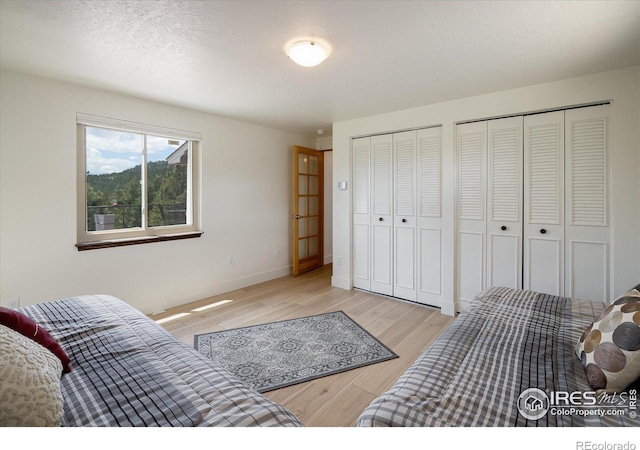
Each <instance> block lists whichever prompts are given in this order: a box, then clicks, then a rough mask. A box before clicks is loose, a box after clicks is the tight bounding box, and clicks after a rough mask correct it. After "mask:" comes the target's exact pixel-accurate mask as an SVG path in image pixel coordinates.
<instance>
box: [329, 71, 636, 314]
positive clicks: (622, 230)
mask: <svg viewBox="0 0 640 450" xmlns="http://www.w3.org/2000/svg"><path fill="white" fill-rule="evenodd" d="M639 90H640V67H639V66H636V67H632V68H627V69H621V70H616V71H611V72H605V73H600V74H595V75H589V76H584V77H579V78H573V79H569V80H563V81H558V82H554V83H546V84H541V85H535V86H529V87H525V88H520V89H513V90H509V91H502V92H496V93H493V94H487V95H482V96H477V97H471V98H464V99H460V100H455V101H451V102H445V103H439V104H434V105H426V106H422V107H418V108H413V109H408V110H403V111H397V112H391V113H388V114H383V115H378V116H372V117H366V118H362V119H357V120H351V121H345V122H338V123H334V124H333V177H334V179H336V180H351V175H352V173H351V149H350V142H351V138H352V137H355V136H363V135H368V134H375V133H386V132H391V131H399V130H404V129H409V128H416V127H423V126H433V125H442V129H443V172H444V173H443V190H442V192H443V211H442V212H443V257H442V286H443V306H442V311H443V312H445V313H447V314H453V312H454V311H455V309H456V305H455V304H454V298H455V297H454V285H455V283H454V273H455V258H454V242H455V240H454V236H455V233H454V227H455V220H454V199H455V164H454V162H455V161H454V154H455V152H454V149H455V124H456V123H457V122H461V121H468V120H474V119H485V118H491V117H498V116H504V115H510V114H520V113H529V112H535V111H542V110H547V109H553V108H563V107H568V106H577V105H584V104H588V103H593V102H597V101H609V100H610V101H611V104H612V106H611V108H612V119H611V123H612V128H611V132H612V158H611V161H612V166H613V167H612V171H613V174H614V175H613V182H612V193H611V194H612V213H611V220H612V226H613V233H612V234H613V236H612V249H611V250H612V251H611V275H612V283H611V294H610V295H611V297H612V298H613V297H615V296H617V295H619V294H620V293H622V292H624V291H625V290H626V289H628V288H630V287H632V286H634V285H635V284H637V283H638V282H639V281H640V233H639V226H638V220H639V219H640V200H639V197H638V178H639V173H640V101H639V99H640V96H639ZM351 185H352V183H349V186H351ZM351 196H352V192H351V189H349V190H348V191H339V190H337V188H336V187H335V186H334V191H333V217H334V220H333V258H334V261H339V260H342V264H341V265H337V264H335V263H334V266H333V277H332V284H333V285H334V286H337V287H342V288H345V289H350V288H351V286H352V281H351V280H352V274H351V251H352V247H351V227H352V220H351V217H352V216H351Z"/></svg>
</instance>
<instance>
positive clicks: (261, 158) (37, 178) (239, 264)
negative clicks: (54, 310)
mask: <svg viewBox="0 0 640 450" xmlns="http://www.w3.org/2000/svg"><path fill="white" fill-rule="evenodd" d="M0 96H1V99H2V101H1V105H0V118H1V121H0V161H1V164H0V165H1V172H0V182H1V184H0V188H1V190H0V194H1V196H0V199H1V217H0V268H1V276H2V278H1V291H0V300H1V301H3V302H4V301H6V300H7V299H8V298H11V297H20V299H21V305H28V304H33V303H38V302H42V301H45V300H51V299H56V298H60V297H67V296H74V295H80V294H98V293H103V294H111V295H114V296H116V297H119V298H121V299H122V300H124V301H126V302H128V303H130V304H131V305H133V306H135V307H137V308H138V309H140V310H141V311H143V312H145V313H150V312H156V311H159V310H162V309H164V308H167V307H170V306H175V305H178V304H182V303H186V302H189V301H194V300H198V299H201V298H204V297H207V296H210V295H214V294H218V293H222V292H226V291H228V290H231V289H235V288H239V287H244V286H247V285H250V284H254V283H257V282H261V281H265V280H267V279H272V278H276V277H279V276H284V275H287V274H289V273H290V266H291V255H290V254H291V252H290V247H291V246H290V238H291V223H290V222H291V221H290V215H291V193H290V192H291V180H290V177H291V175H290V174H291V171H292V168H291V154H292V152H291V146H292V145H302V146H306V147H313V146H314V145H315V139H314V138H307V137H303V136H300V135H296V134H292V133H287V132H283V131H278V130H274V129H270V128H265V127H260V126H256V125H251V124H247V123H243V122H239V121H234V120H228V119H224V118H220V117H217V116H213V115H210V114H205V113H201V112H196V111H191V110H187V109H183V108H178V107H174V106H169V105H165V104H160V103H154V102H150V101H145V100H141V99H137V98H133V97H128V96H122V95H116V94H113V93H109V92H105V91H100V90H95V89H87V88H83V87H79V86H77V85H71V84H65V83H60V82H55V81H50V80H46V79H43V78H37V77H32V76H29V75H24V74H20V73H16V72H10V71H2V72H1V77H0ZM77 112H83V113H88V114H95V115H100V116H106V117H114V118H121V119H125V120H131V121H135V122H143V123H149V124H153V125H158V126H166V127H171V128H179V129H184V130H188V131H195V132H199V133H202V136H203V142H202V151H201V180H202V195H201V200H202V230H203V231H204V235H203V236H202V237H200V238H198V239H189V240H182V241H172V242H162V243H153V244H145V245H134V246H128V247H117V248H110V249H101V250H91V251H83V252H78V251H77V249H76V248H75V246H74V244H75V243H76V225H75V224H76V142H75V133H76V131H75V129H76V127H75V117H76V113H77ZM276 250H280V254H281V256H280V258H276V257H275V251H276ZM230 256H232V257H233V258H234V260H235V264H234V265H233V266H232V267H229V266H228V265H227V260H228V257H230Z"/></svg>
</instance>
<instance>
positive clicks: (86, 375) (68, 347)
mask: <svg viewBox="0 0 640 450" xmlns="http://www.w3.org/2000/svg"><path fill="white" fill-rule="evenodd" d="M18 311H19V312H21V313H24V314H25V315H26V316H28V317H29V318H31V319H33V321H35V322H36V323H37V324H38V325H39V326H40V327H41V328H42V329H44V330H46V331H48V332H49V333H50V335H51V337H53V338H54V339H55V340H56V341H57V342H58V343H59V344H60V347H61V348H62V349H63V350H64V352H65V353H66V354H67V355H68V357H69V359H70V371H69V372H67V373H62V371H60V372H58V376H59V377H60V374H61V377H60V389H59V391H60V393H61V396H62V400H63V411H62V417H61V419H60V420H59V425H61V426H67V427H87V426H99V427H111V426H113V427H133V426H157V427H170V426H177V427H203V426H236V427H248V426H301V425H302V424H301V423H300V421H299V420H298V419H297V418H296V417H295V416H294V415H293V414H292V413H291V412H290V411H288V410H287V409H286V408H284V407H283V406H281V405H279V404H277V403H275V402H272V401H270V400H268V399H267V398H265V397H263V396H262V395H260V394H259V393H257V392H256V391H254V390H253V389H251V388H249V387H247V386H246V385H245V384H244V383H242V382H241V381H240V380H238V379H237V378H236V377H234V376H233V375H231V374H230V373H229V372H227V371H226V370H225V369H223V368H221V367H219V366H217V365H216V364H214V363H213V362H211V361H210V360H208V359H206V358H205V357H203V356H202V355H200V354H199V353H198V352H196V351H195V350H193V349H192V348H191V347H189V346H188V345H186V344H184V343H183V342H181V341H179V340H177V339H176V338H175V337H173V336H172V335H171V334H169V333H168V332H167V331H165V330H164V329H163V328H162V327H160V326H159V325H157V324H156V323H155V322H153V321H152V320H150V319H149V318H148V317H146V316H145V315H143V314H142V313H140V312H139V311H137V310H135V309H134V308H132V307H131V306H129V305H127V304H126V303H124V302H123V301H121V300H119V299H117V298H114V297H111V296H106V295H92V296H80V297H74V298H67V299H61V300H56V301H51V302H46V303H41V304H37V305H33V306H27V307H24V308H22V309H20V310H18ZM0 328H3V327H0ZM3 331H4V332H5V335H6V334H7V333H8V332H9V330H7V329H6V328H4V329H3ZM17 338H20V336H18V337H17ZM28 344H29V343H28V342H24V345H28ZM5 347H6V346H5ZM27 353H28V352H27ZM0 362H1V361H0ZM1 366H2V364H0V367H1ZM7 366H8V365H7V364H5V368H6V367H7ZM59 369H60V368H58V369H56V370H59ZM4 392H5V394H6V393H7V392H9V389H5V391H4ZM5 400H6V399H5ZM16 425H20V423H16ZM54 425H58V423H55V424H54Z"/></svg>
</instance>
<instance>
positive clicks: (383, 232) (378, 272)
mask: <svg viewBox="0 0 640 450" xmlns="http://www.w3.org/2000/svg"><path fill="white" fill-rule="evenodd" d="M392 161H393V135H391V134H387V135H382V136H372V137H371V173H372V183H371V190H372V196H371V203H372V214H371V234H372V236H371V291H373V292H378V293H381V294H385V295H393V276H392V272H393V271H392V268H393V196H392V192H393V163H392Z"/></svg>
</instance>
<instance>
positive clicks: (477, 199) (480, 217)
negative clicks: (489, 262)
mask: <svg viewBox="0 0 640 450" xmlns="http://www.w3.org/2000/svg"><path fill="white" fill-rule="evenodd" d="M456 129H457V150H458V155H457V156H458V192H457V194H458V195H457V200H458V201H457V207H458V208H457V213H458V236H457V258H458V261H457V280H458V286H457V291H458V302H459V306H460V307H462V306H463V305H465V304H467V303H468V302H471V301H472V300H473V299H474V298H475V296H476V295H478V294H479V293H480V292H481V291H482V290H483V289H484V287H485V281H486V267H485V261H486V249H485V243H486V234H487V223H486V214H485V212H486V198H485V197H486V188H487V182H486V179H487V174H486V166H487V122H486V121H485V122H474V123H465V124H460V125H458V126H457V127H456Z"/></svg>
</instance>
